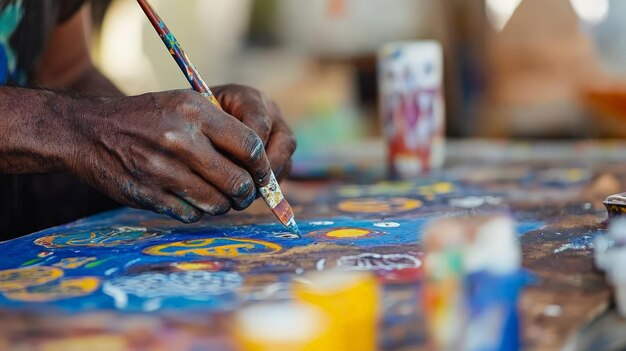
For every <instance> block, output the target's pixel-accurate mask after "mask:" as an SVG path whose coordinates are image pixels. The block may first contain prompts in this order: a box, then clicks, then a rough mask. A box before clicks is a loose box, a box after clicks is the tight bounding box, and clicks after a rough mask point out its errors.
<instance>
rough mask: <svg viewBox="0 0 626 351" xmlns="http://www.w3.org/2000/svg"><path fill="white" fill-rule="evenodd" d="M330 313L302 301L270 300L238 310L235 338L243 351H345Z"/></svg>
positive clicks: (235, 322)
mask: <svg viewBox="0 0 626 351" xmlns="http://www.w3.org/2000/svg"><path fill="white" fill-rule="evenodd" d="M333 332H334V331H333V330H332V325H331V324H330V323H329V318H328V316H327V315H326V314H325V313H324V312H323V311H322V310H320V309H319V308H317V307H315V306H312V305H309V304H304V303H298V302H291V303H267V304H258V305H253V306H250V307H246V308H244V309H242V310H240V311H238V312H237V314H236V316H235V320H234V331H233V334H234V337H235V339H236V340H237V344H238V346H239V348H240V350H241V351H315V350H338V351H342V350H343V349H342V348H341V344H340V343H339V341H340V340H339V339H338V338H337V337H336V336H334V335H333Z"/></svg>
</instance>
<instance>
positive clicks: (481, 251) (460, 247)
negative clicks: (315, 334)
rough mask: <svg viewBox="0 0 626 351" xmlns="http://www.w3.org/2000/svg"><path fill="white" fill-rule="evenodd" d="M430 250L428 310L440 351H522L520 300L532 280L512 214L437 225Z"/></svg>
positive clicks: (428, 235)
mask: <svg viewBox="0 0 626 351" xmlns="http://www.w3.org/2000/svg"><path fill="white" fill-rule="evenodd" d="M423 244H424V250H425V251H426V256H425V262H424V270H425V273H426V277H427V280H426V282H425V287H424V293H423V294H424V297H425V298H424V299H423V303H424V310H425V311H426V319H427V321H428V324H429V327H430V336H431V340H432V342H433V344H434V346H436V347H437V349H440V350H464V351H500V350H507V351H508V350H512V351H514V350H518V349H519V348H520V326H519V315H518V308H517V301H518V297H519V293H520V291H521V288H522V287H523V286H524V285H525V284H526V283H527V282H528V281H529V276H528V275H527V274H526V273H524V272H523V271H522V270H521V268H520V265H521V248H520V245H519V242H518V240H517V237H516V236H515V222H514V221H513V220H512V219H511V218H509V217H507V216H476V217H469V218H447V219H442V220H439V221H435V222H433V223H432V224H431V225H430V226H429V227H428V229H427V231H426V232H425V235H424V239H423Z"/></svg>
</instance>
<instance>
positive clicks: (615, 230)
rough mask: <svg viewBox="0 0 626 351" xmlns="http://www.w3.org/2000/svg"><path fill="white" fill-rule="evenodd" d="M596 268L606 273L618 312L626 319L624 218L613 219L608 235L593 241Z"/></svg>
mask: <svg viewBox="0 0 626 351" xmlns="http://www.w3.org/2000/svg"><path fill="white" fill-rule="evenodd" d="M594 258H595V264H596V266H597V267H598V268H599V269H601V270H603V271H605V272H606V276H607V278H608V280H609V281H610V283H611V285H613V288H614V293H615V294H614V295H615V302H616V304H617V310H618V312H619V313H620V314H621V315H622V316H623V317H626V269H624V267H625V266H626V218H625V217H623V216H620V217H614V218H613V219H612V220H611V223H610V225H609V230H608V233H607V234H605V235H599V236H598V237H596V239H595V241H594Z"/></svg>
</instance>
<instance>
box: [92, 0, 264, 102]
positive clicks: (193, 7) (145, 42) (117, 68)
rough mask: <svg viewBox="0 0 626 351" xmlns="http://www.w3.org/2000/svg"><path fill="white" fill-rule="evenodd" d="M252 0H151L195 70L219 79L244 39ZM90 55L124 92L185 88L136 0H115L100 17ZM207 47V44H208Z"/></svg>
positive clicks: (227, 77) (225, 74) (226, 77)
mask: <svg viewBox="0 0 626 351" xmlns="http://www.w3.org/2000/svg"><path fill="white" fill-rule="evenodd" d="M251 5H252V0H229V1H205V0H186V1H185V3H184V6H183V4H182V3H180V2H176V1H163V0H159V1H154V3H153V6H154V8H155V9H156V11H158V12H159V13H162V14H163V13H164V14H167V17H168V23H169V26H170V28H171V29H172V31H174V32H176V33H178V39H179V40H180V42H181V44H182V45H184V46H185V47H186V48H187V50H186V51H187V54H188V55H189V57H190V58H191V59H192V60H193V62H194V63H195V64H196V66H197V68H198V70H199V71H201V72H203V73H204V74H205V75H206V76H209V77H211V82H212V83H214V84H219V83H223V82H226V81H228V80H230V76H231V72H230V71H231V70H234V69H236V67H232V65H231V62H232V60H233V57H234V56H235V55H236V53H237V52H238V50H239V49H240V48H241V45H242V43H243V37H244V35H245V33H246V27H247V25H248V20H249V14H250V8H251ZM100 35H101V39H100V46H99V48H98V50H97V52H96V55H95V58H96V61H97V64H98V66H99V67H100V69H101V70H102V71H103V72H104V73H105V74H106V75H107V77H109V78H110V79H111V80H112V81H113V82H114V83H115V84H116V85H118V86H120V87H122V88H123V90H124V92H126V93H129V94H141V93H144V92H146V91H155V90H167V89H175V88H187V83H186V81H185V79H184V78H183V77H182V76H181V75H180V72H178V70H177V68H176V66H173V65H172V59H171V58H170V55H169V53H168V52H167V51H164V50H163V44H162V43H161V40H160V39H159V38H158V37H157V36H155V35H154V29H152V28H151V26H150V24H149V23H147V21H146V19H145V16H144V15H143V13H142V12H141V10H140V9H139V8H137V5H136V4H135V0H115V1H113V2H112V4H111V7H110V8H109V9H108V11H107V14H106V16H105V18H104V21H103V23H102V29H101V33H100ZM209 48H210V49H209Z"/></svg>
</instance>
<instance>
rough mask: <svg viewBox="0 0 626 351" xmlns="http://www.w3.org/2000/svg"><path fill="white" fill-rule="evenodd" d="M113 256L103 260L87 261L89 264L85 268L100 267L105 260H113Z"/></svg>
mask: <svg viewBox="0 0 626 351" xmlns="http://www.w3.org/2000/svg"><path fill="white" fill-rule="evenodd" d="M112 258H113V257H109V258H105V259H103V260H99V261H93V262H90V263H87V264H86V265H85V268H94V267H98V266H99V265H101V264H103V263H104V262H106V261H109V260H111V259H112Z"/></svg>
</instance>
